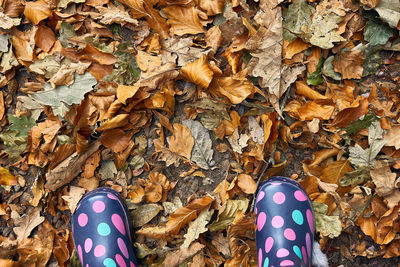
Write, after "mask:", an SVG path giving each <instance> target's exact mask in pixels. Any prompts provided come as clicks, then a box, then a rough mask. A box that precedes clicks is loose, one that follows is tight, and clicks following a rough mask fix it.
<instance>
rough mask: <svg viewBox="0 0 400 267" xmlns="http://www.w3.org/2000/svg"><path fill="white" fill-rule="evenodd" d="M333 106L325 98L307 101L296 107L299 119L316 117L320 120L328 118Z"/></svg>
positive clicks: (333, 108)
mask: <svg viewBox="0 0 400 267" xmlns="http://www.w3.org/2000/svg"><path fill="white" fill-rule="evenodd" d="M334 110H335V106H334V105H333V104H332V103H331V102H330V101H326V100H315V101H309V102H307V103H306V104H305V105H304V106H302V107H300V108H299V109H298V112H299V117H300V120H302V121H305V120H307V121H308V120H312V119H314V118H318V119H321V120H329V119H330V118H331V115H332V113H333V111H334Z"/></svg>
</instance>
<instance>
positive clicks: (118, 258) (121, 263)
mask: <svg viewBox="0 0 400 267" xmlns="http://www.w3.org/2000/svg"><path fill="white" fill-rule="evenodd" d="M115 260H116V261H117V263H118V265H119V266H121V267H126V263H125V261H124V258H122V256H121V255H119V254H117V255H115Z"/></svg>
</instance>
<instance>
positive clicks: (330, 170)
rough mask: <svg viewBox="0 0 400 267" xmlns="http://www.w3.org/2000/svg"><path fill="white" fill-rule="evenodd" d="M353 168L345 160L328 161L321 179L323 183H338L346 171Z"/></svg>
mask: <svg viewBox="0 0 400 267" xmlns="http://www.w3.org/2000/svg"><path fill="white" fill-rule="evenodd" d="M353 170H354V169H353V168H352V167H351V166H350V163H349V162H348V161H347V160H339V161H334V162H332V163H329V164H328V165H327V166H326V167H325V168H324V169H323V170H322V176H321V177H320V178H321V180H322V181H323V182H325V183H332V184H339V179H340V178H342V177H343V175H344V174H345V173H347V172H351V171H353Z"/></svg>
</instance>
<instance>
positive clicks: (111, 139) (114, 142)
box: [100, 129, 132, 153]
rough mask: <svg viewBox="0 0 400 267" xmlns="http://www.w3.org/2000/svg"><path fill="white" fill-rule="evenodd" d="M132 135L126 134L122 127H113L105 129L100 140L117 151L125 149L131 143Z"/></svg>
mask: <svg viewBox="0 0 400 267" xmlns="http://www.w3.org/2000/svg"><path fill="white" fill-rule="evenodd" d="M131 137H132V135H131V134H125V132H124V131H123V130H121V129H112V130H106V131H104V133H103V134H102V135H101V137H100V142H101V144H102V145H103V146H105V147H107V148H110V149H111V150H112V151H113V152H114V153H116V152H121V151H123V150H124V149H125V148H126V147H127V146H128V145H129V141H130V140H131Z"/></svg>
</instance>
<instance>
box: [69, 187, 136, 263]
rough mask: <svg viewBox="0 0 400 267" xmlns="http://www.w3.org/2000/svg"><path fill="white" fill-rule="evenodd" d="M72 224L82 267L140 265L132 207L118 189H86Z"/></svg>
mask: <svg viewBox="0 0 400 267" xmlns="http://www.w3.org/2000/svg"><path fill="white" fill-rule="evenodd" d="M71 227H72V235H73V239H74V244H75V248H76V250H77V252H78V256H79V259H80V261H81V264H82V266H83V267H97V266H107V267H116V266H122V267H125V266H126V267H134V266H138V265H137V263H136V259H135V255H134V252H133V248H132V239H131V235H132V232H131V230H132V223H131V220H130V216H129V211H128V209H127V207H126V205H125V203H124V201H123V199H122V198H121V197H120V195H119V194H118V193H117V192H116V191H114V190H112V189H109V188H98V189H96V190H93V191H91V192H89V193H87V194H86V195H85V196H84V197H83V198H82V199H81V201H80V202H79V204H78V206H77V208H76V211H75V213H74V214H73V216H72V223H71Z"/></svg>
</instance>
